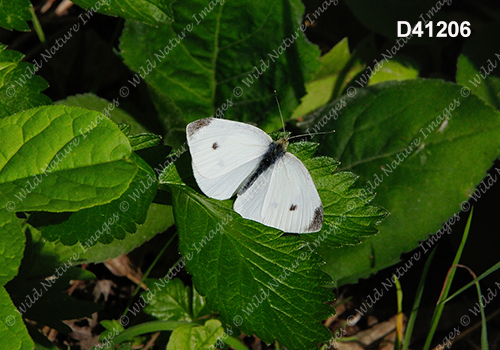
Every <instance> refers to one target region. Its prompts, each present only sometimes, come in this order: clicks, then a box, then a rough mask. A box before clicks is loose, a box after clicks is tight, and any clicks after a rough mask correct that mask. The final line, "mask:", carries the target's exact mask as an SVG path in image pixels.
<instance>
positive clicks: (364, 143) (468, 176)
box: [315, 80, 500, 285]
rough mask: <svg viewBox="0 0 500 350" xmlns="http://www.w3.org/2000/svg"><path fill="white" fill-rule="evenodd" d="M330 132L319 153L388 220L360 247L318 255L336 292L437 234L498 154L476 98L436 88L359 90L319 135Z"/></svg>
mask: <svg viewBox="0 0 500 350" xmlns="http://www.w3.org/2000/svg"><path fill="white" fill-rule="evenodd" d="M336 103H337V101H334V102H332V104H331V105H329V106H325V107H324V108H322V109H320V110H318V111H315V114H317V115H320V116H321V115H324V114H326V113H328V110H329V108H331V107H332V106H334V105H335V104H336ZM447 116H448V118H449V119H448V120H446V117H447ZM471 116H473V118H472V117H471ZM333 125H335V129H336V132H335V133H334V134H329V135H327V136H325V137H324V138H323V141H322V143H321V147H320V150H319V153H320V154H326V155H331V156H333V157H335V158H337V159H339V160H340V161H341V164H342V167H341V169H340V170H352V171H353V172H354V173H355V174H358V175H359V176H360V179H359V180H358V184H359V186H362V187H363V189H362V195H361V198H366V197H369V196H370V195H371V193H373V192H376V193H377V197H376V198H377V199H376V202H377V204H380V205H381V206H383V207H384V208H386V209H387V210H389V212H390V213H391V215H390V216H389V217H388V218H387V219H386V220H385V221H384V222H383V224H382V225H381V226H380V227H378V228H379V230H380V233H379V234H378V235H377V236H375V237H370V238H368V239H366V240H365V241H364V242H363V243H362V244H361V245H359V246H356V247H344V248H343V249H337V250H334V251H331V250H328V249H323V247H322V248H321V254H322V256H323V257H324V258H325V259H326V260H327V265H326V266H325V271H327V272H328V273H329V274H330V276H331V277H332V278H333V279H334V281H335V284H336V285H341V284H344V283H353V282H356V281H357V279H358V278H359V277H367V276H369V275H370V274H371V273H375V272H377V271H379V270H380V269H382V268H385V267H387V266H390V265H392V264H395V263H396V262H398V261H399V256H400V254H401V253H402V252H406V251H409V250H412V249H414V248H415V247H417V245H418V244H419V242H420V241H424V240H426V239H427V238H428V236H429V235H430V234H433V233H436V232H437V231H438V230H439V229H440V228H441V225H442V224H443V222H445V221H447V220H448V219H449V218H450V217H452V216H453V215H454V213H456V212H458V211H459V210H460V203H461V202H463V201H465V200H467V199H468V194H470V193H472V192H474V188H475V187H476V185H478V184H479V183H480V182H481V179H482V178H483V177H484V176H485V174H486V171H487V170H488V169H489V168H490V167H491V166H492V164H493V160H494V159H495V158H496V157H497V156H498V154H499V153H500V138H499V135H500V114H499V113H498V112H496V111H495V110H494V109H492V108H491V107H490V106H487V105H485V104H484V102H482V101H481V100H480V99H479V98H477V97H476V96H475V95H472V94H471V95H470V96H468V97H463V96H462V95H461V87H460V86H459V85H455V84H451V83H445V82H443V81H439V80H408V81H402V82H388V83H382V84H378V85H374V86H371V87H368V88H366V89H362V90H361V89H360V90H358V92H357V95H356V96H355V97H354V98H353V99H352V100H349V103H347V106H345V107H344V108H343V109H342V111H341V113H340V114H339V118H338V119H337V120H334V118H331V120H330V122H329V123H327V124H326V125H325V126H324V128H331V127H332V126H333ZM487 181H488V179H486V184H487ZM453 220H454V221H456V217H454V218H453Z"/></svg>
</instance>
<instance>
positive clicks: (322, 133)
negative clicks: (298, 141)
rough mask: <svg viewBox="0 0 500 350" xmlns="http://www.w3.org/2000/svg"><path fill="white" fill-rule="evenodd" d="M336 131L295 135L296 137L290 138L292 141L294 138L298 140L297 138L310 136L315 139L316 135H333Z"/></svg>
mask: <svg viewBox="0 0 500 350" xmlns="http://www.w3.org/2000/svg"><path fill="white" fill-rule="evenodd" d="M334 132H335V130H330V131H320V132H314V133H312V134H311V133H308V134H302V135H295V136H292V137H290V140H291V139H294V138H297V137H304V136H309V137H311V138H312V137H313V136H316V135H325V134H332V133H334Z"/></svg>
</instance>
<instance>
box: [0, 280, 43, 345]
mask: <svg viewBox="0 0 500 350" xmlns="http://www.w3.org/2000/svg"><path fill="white" fill-rule="evenodd" d="M0 334H1V335H2V346H4V347H5V348H7V349H16V350H17V349H18V350H33V348H34V346H35V344H34V343H33V340H31V338H30V336H29V335H28V331H27V330H26V327H25V326H24V322H23V319H22V318H21V315H20V314H19V312H17V310H16V307H15V306H14V304H13V303H12V300H10V296H9V293H7V291H6V290H5V288H4V287H0Z"/></svg>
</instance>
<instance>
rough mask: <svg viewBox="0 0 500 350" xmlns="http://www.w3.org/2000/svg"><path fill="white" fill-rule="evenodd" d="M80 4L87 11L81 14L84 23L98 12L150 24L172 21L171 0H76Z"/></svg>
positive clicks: (158, 24)
mask: <svg viewBox="0 0 500 350" xmlns="http://www.w3.org/2000/svg"><path fill="white" fill-rule="evenodd" d="M73 2H74V3H75V4H77V5H78V6H81V7H83V8H84V9H86V10H87V11H85V12H84V13H83V14H81V15H79V18H80V20H81V21H82V24H84V25H85V24H86V23H87V21H89V20H91V19H92V17H93V16H94V15H95V13H96V12H99V13H102V14H105V15H111V16H119V17H123V18H126V19H134V20H137V21H141V22H142V23H145V24H148V25H150V26H161V25H165V23H170V22H171V21H172V14H171V11H170V2H169V1H162V0H130V1H113V0H97V1H96V0H75V1H73Z"/></svg>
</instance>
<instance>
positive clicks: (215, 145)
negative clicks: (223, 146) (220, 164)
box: [212, 142, 219, 151]
mask: <svg viewBox="0 0 500 350" xmlns="http://www.w3.org/2000/svg"><path fill="white" fill-rule="evenodd" d="M212 148H213V149H214V151H215V150H216V149H217V148H219V144H218V143H217V142H214V144H213V145H212Z"/></svg>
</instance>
